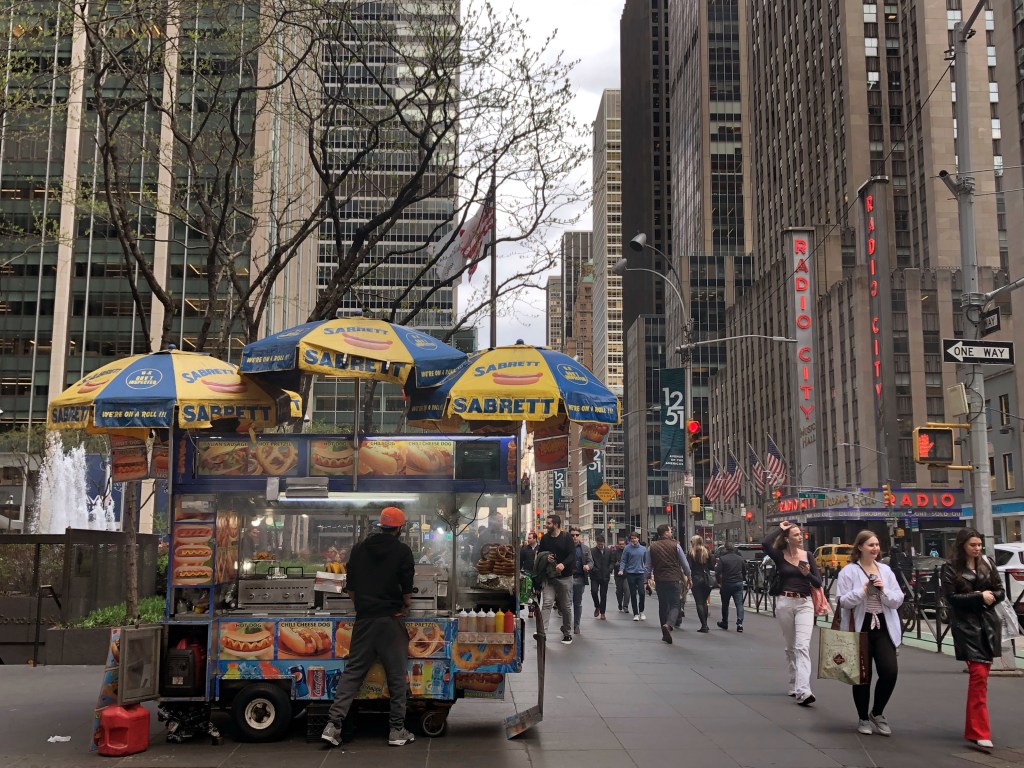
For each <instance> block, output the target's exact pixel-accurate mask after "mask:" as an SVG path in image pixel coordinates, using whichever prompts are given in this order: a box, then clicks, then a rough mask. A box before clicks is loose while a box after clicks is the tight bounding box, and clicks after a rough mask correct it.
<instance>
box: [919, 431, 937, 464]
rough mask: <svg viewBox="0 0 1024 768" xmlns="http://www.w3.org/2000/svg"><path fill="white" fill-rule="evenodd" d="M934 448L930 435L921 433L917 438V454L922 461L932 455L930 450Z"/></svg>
mask: <svg viewBox="0 0 1024 768" xmlns="http://www.w3.org/2000/svg"><path fill="white" fill-rule="evenodd" d="M934 447H935V441H934V440H932V438H931V435H929V434H928V433H927V432H921V434H920V435H919V436H918V438H917V452H918V455H919V456H920V457H921V458H922V459H926V458H928V457H929V456H931V455H932V448H934Z"/></svg>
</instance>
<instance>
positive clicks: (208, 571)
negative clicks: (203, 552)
mask: <svg viewBox="0 0 1024 768" xmlns="http://www.w3.org/2000/svg"><path fill="white" fill-rule="evenodd" d="M212 581H213V568H211V567H210V566H208V565H179V566H177V567H175V569H174V571H172V574H171V583H172V584H191V585H198V584H210V583H211V582H212Z"/></svg>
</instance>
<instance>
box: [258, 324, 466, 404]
mask: <svg viewBox="0 0 1024 768" xmlns="http://www.w3.org/2000/svg"><path fill="white" fill-rule="evenodd" d="M465 361H466V354H465V352H460V351H459V350H457V349H455V347H452V346H449V345H448V344H445V343H444V342H443V341H438V340H437V339H435V338H434V337H433V336H431V335H429V334H426V333H423V332H422V331H417V330H416V329H414V328H406V327H405V326H403V325H395V324H393V323H389V322H387V321H385V320H377V319H373V318H366V317H360V316H356V317H342V318H335V319H333V320H323V321H320V322H315V323H304V324H303V325H297V326H295V327H294V328H289V329H288V330H285V331H281V332H280V333H275V334H273V335H272V336H268V337H267V338H265V339H260V340H259V341H254V342H252V343H251V344H246V345H245V348H244V349H243V350H242V362H241V365H240V366H239V370H240V371H242V372H243V373H272V372H282V371H301V372H305V373H315V374H322V375H326V376H337V377H341V378H347V379H370V380H373V381H388V382H392V383H395V384H405V383H406V381H408V380H409V377H410V375H411V374H412V375H413V381H414V382H415V384H416V385H417V386H420V387H431V386H434V385H436V384H438V383H440V381H441V380H442V379H444V377H445V376H447V375H448V374H450V373H451V372H452V371H454V370H455V369H456V368H458V366H459V365H460V364H462V363H464V362H465Z"/></svg>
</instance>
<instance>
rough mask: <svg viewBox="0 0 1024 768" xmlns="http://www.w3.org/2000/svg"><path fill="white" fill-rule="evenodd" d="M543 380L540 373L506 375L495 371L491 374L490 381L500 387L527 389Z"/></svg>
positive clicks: (503, 372) (506, 373) (504, 372)
mask: <svg viewBox="0 0 1024 768" xmlns="http://www.w3.org/2000/svg"><path fill="white" fill-rule="evenodd" d="M542 378H544V374H543V373H541V372H539V371H538V372H536V373H508V372H506V371H495V372H494V373H492V374H491V381H493V382H494V383H495V384H497V385H498V386H501V387H527V386H529V385H531V384H536V383H537V382H538V381H540V380H541V379H542Z"/></svg>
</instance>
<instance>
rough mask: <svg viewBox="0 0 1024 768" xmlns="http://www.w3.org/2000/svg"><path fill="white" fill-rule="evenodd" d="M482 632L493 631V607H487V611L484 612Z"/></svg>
mask: <svg viewBox="0 0 1024 768" xmlns="http://www.w3.org/2000/svg"><path fill="white" fill-rule="evenodd" d="M482 631H484V632H493V631H494V609H493V608H488V609H487V613H485V614H484V628H483V630H482Z"/></svg>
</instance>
